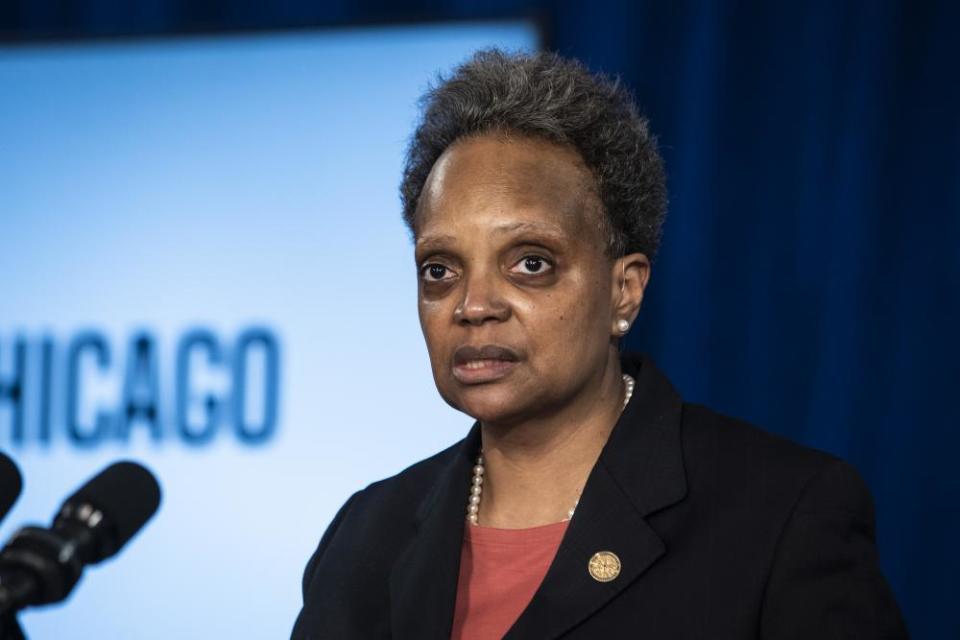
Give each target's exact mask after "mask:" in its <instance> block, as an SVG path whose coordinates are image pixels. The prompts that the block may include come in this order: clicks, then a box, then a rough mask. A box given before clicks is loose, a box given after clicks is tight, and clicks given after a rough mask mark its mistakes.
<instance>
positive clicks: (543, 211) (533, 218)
mask: <svg viewBox="0 0 960 640" xmlns="http://www.w3.org/2000/svg"><path fill="white" fill-rule="evenodd" d="M593 185H594V182H593V178H592V176H591V175H590V173H589V171H588V170H587V169H586V167H585V166H584V165H583V163H582V161H581V159H580V157H579V155H578V154H577V153H576V152H575V151H573V150H572V149H570V148H567V147H564V146H560V145H557V144H553V143H550V142H547V141H541V140H536V139H530V138H522V137H521V138H511V139H506V138H503V137H499V136H492V135H489V136H479V137H475V138H469V139H464V140H461V141H458V142H457V143H455V144H454V145H452V146H451V147H450V148H448V149H447V151H446V152H445V153H444V154H443V155H442V156H441V157H440V159H439V160H438V161H437V163H436V164H435V165H434V167H433V170H432V171H431V173H430V176H429V177H428V178H427V181H426V183H425V185H424V189H423V192H422V195H421V198H420V202H419V207H418V210H417V216H416V236H417V238H416V262H417V266H418V277H419V288H418V290H419V295H418V299H419V305H418V306H419V313H420V324H421V327H422V329H423V335H424V337H425V339H426V342H427V349H428V351H429V353H430V363H431V366H432V368H433V376H434V379H435V381H436V384H437V388H438V389H439V391H440V395H441V396H443V398H444V400H446V401H447V402H448V403H449V404H451V405H452V406H454V407H456V408H458V409H460V410H461V411H464V412H465V413H467V414H469V415H471V416H473V417H475V418H477V419H479V420H481V421H483V422H485V423H502V424H511V423H516V422H522V421H524V420H525V419H528V418H529V417H533V416H543V415H548V414H550V413H551V412H553V411H556V410H557V409H559V408H561V407H564V406H566V405H567V404H569V403H570V402H571V401H572V400H574V399H576V398H577V397H578V394H580V393H583V392H584V391H585V390H587V389H590V388H593V387H592V385H595V384H599V380H600V377H601V376H602V375H603V372H604V369H605V367H606V366H607V365H608V363H609V361H610V358H611V354H613V355H614V356H615V354H616V351H615V344H614V343H613V342H612V338H613V331H614V326H615V322H616V320H617V318H616V317H614V311H615V305H616V298H617V296H615V295H614V284H615V283H616V282H618V281H619V280H618V279H617V278H616V277H615V275H614V274H613V273H612V272H613V266H614V263H613V261H611V260H610V258H609V257H608V256H607V255H606V253H605V243H604V238H603V237H602V234H601V231H600V221H601V217H600V216H602V215H603V213H602V208H601V204H600V201H599V199H598V197H597V196H596V194H595V191H594V188H593ZM616 291H619V286H618V288H617V289H616ZM628 319H630V320H632V318H628Z"/></svg>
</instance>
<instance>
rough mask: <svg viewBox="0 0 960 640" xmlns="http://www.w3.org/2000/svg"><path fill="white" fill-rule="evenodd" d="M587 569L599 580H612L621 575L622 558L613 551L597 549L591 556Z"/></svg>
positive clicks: (591, 575) (592, 576)
mask: <svg viewBox="0 0 960 640" xmlns="http://www.w3.org/2000/svg"><path fill="white" fill-rule="evenodd" d="M587 570H588V571H590V577H591V578H593V579H594V580H596V581H597V582H610V581H611V580H613V579H614V578H616V577H617V576H618V575H620V558H618V557H617V554H615V553H614V552H613V551H597V552H596V553H595V554H593V556H592V557H591V558H590V562H589V563H588V564H587Z"/></svg>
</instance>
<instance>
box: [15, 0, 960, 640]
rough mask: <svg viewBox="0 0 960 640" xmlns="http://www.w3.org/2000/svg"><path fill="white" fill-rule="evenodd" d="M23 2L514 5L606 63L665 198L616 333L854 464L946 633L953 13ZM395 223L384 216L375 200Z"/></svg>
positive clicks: (926, 615)
mask: <svg viewBox="0 0 960 640" xmlns="http://www.w3.org/2000/svg"><path fill="white" fill-rule="evenodd" d="M113 4H114V3H110V2H106V1H101V2H93V1H87V2H63V1H58V2H54V1H52V0H50V1H46V2H28V1H27V0H19V2H18V1H17V0H13V1H12V2H7V3H6V4H5V5H4V8H3V9H0V20H2V21H0V29H2V30H4V31H5V32H6V33H7V34H8V35H10V36H11V37H15V38H33V37H64V36H66V37H87V36H104V35H120V34H130V33H150V34H154V33H169V32H179V31H193V30H234V29H251V28H252V29H259V28H287V27H299V26H308V25H317V24H327V25H337V24H350V23H356V22H379V21H392V20H415V19H420V18H430V19H450V18H477V17H491V16H505V15H517V14H536V15H538V16H539V17H540V19H541V21H542V23H543V25H544V27H545V30H546V33H547V36H548V38H547V44H548V46H550V47H551V48H555V49H557V50H559V51H560V52H561V53H564V54H567V55H573V56H577V57H579V58H581V59H583V60H584V61H586V62H587V63H588V64H589V65H591V66H592V67H593V68H595V69H599V70H604V71H608V72H612V73H617V74H619V75H621V76H622V77H623V79H624V81H625V82H626V83H627V84H628V85H630V86H631V87H632V88H633V89H634V90H635V91H636V93H637V95H638V98H639V101H640V103H641V104H642V106H643V108H644V109H645V111H646V112H647V113H648V114H649V115H650V117H651V120H652V125H653V129H654V131H655V132H656V133H657V134H658V135H659V137H660V141H661V144H662V146H663V152H664V155H665V156H666V161H667V168H668V172H669V179H670V192H671V210H670V216H669V220H668V223H667V228H666V237H665V243H664V246H663V250H662V254H661V258H660V259H659V261H658V262H657V264H656V266H655V270H654V280H653V284H652V288H651V291H650V295H649V298H648V300H647V302H646V303H645V308H644V310H643V313H642V315H641V317H642V321H641V322H640V323H639V324H638V326H637V327H636V328H635V330H634V331H633V333H632V334H631V336H630V342H631V343H632V346H635V347H640V348H643V349H644V350H646V351H649V352H651V353H653V355H654V356H655V358H656V360H657V361H658V362H659V363H660V365H661V366H662V367H664V368H665V369H666V371H667V372H668V373H669V374H670V375H671V377H672V378H673V379H674V381H675V383H676V384H677V385H678V387H679V388H680V390H681V391H682V392H683V393H684V395H685V396H686V397H687V398H688V399H692V400H696V401H702V402H704V403H707V404H710V405H712V406H714V407H716V408H718V409H721V410H723V411H726V412H729V413H733V414H737V415H740V416H743V417H746V418H748V419H750V420H752V421H754V422H756V423H758V424H760V425H762V426H764V427H766V428H768V429H770V430H773V431H777V432H779V433H782V434H784V435H787V436H789V437H792V438H794V439H796V440H799V441H801V442H805V443H807V444H810V445H813V446H816V447H820V448H823V449H826V450H829V451H832V452H834V453H836V454H838V455H840V456H843V457H844V458H846V459H848V460H850V461H851V462H853V463H854V464H855V465H856V466H857V467H858V468H859V469H860V470H861V472H862V473H863V474H864V476H865V477H866V478H867V480H868V482H869V484H870V486H871V487H872V489H873V491H874V495H875V498H876V502H877V516H878V536H879V544H880V549H881V556H882V561H883V566H884V569H885V571H886V573H887V575H888V577H889V578H890V580H891V582H892V584H893V587H894V589H895V591H896V593H897V595H898V598H899V601H900V603H901V606H902V608H903V609H904V612H905V615H906V618H907V621H908V624H909V626H910V628H911V631H912V632H913V634H914V635H915V637H918V638H944V637H960V622H958V618H957V616H956V615H955V613H954V611H953V607H955V604H956V599H957V593H958V591H960V589H958V584H957V582H958V581H957V578H956V576H957V575H958V574H960V560H958V554H957V552H956V543H955V541H956V540H957V539H958V538H960V479H958V474H956V473H955V472H954V471H953V464H954V461H955V459H956V453H955V449H956V447H957V445H958V444H960V436H958V433H957V428H958V427H960V412H958V409H957V405H956V404H955V403H954V402H953V398H952V396H953V394H955V393H957V391H958V390H960V365H958V356H960V339H958V337H957V331H956V327H957V326H958V325H960V302H958V294H960V252H958V251H957V244H958V232H960V83H958V81H957V66H958V61H960V38H958V37H957V35H958V34H957V32H956V31H957V25H958V24H960V4H958V3H954V2H948V1H946V0H944V1H943V2H933V1H919V2H918V1H915V0H902V1H900V2H889V1H886V2H884V1H877V2H873V1H863V2H842V3H837V2H805V3H767V2H733V1H730V2H710V1H704V2H669V3H664V2H657V1H655V0H649V1H645V2H629V3H626V2H625V3H621V2H612V1H609V0H607V1H604V0H593V1H591V2H586V1H585V0H584V1H572V0H571V1H566V2H551V3H547V2H535V1H533V0H500V1H498V2H480V1H478V0H460V1H453V0H449V1H433V2H430V1H421V2H386V1H382V2H375V1H367V2H355V3H346V2H332V3H318V2H307V1H306V0H289V1H287V2H282V3H260V2H252V1H245V2H226V1H222V2H213V1H207V2H169V1H163V0H154V1H153V2H140V3H132V4H128V5H127V6H125V7H124V8H121V9H117V8H115V7H114V6H113ZM398 215H399V213H398Z"/></svg>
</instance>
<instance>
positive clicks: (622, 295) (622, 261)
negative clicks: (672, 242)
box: [611, 253, 650, 337]
mask: <svg viewBox="0 0 960 640" xmlns="http://www.w3.org/2000/svg"><path fill="white" fill-rule="evenodd" d="M611 275H612V277H613V283H614V286H613V288H612V292H613V327H611V331H612V333H613V335H614V336H617V337H622V336H624V335H626V333H627V332H628V331H629V330H630V327H632V326H633V322H634V320H636V319H637V314H638V313H640V304H641V303H642V302H643V292H644V291H645V290H646V288H647V282H649V281H650V260H649V259H648V258H647V256H646V255H644V254H642V253H631V254H628V255H625V256H623V257H622V258H619V259H617V260H615V261H614V263H613V270H612V272H611Z"/></svg>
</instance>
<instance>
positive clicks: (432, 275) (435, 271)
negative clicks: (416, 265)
mask: <svg viewBox="0 0 960 640" xmlns="http://www.w3.org/2000/svg"><path fill="white" fill-rule="evenodd" d="M420 273H421V275H422V276H423V279H424V280H426V281H427V282H438V281H440V280H446V279H447V278H449V277H451V276H452V275H453V272H452V271H450V269H448V268H447V267H445V266H443V265H442V264H437V263H431V264H426V265H424V266H423V268H422V269H421V270H420Z"/></svg>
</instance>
